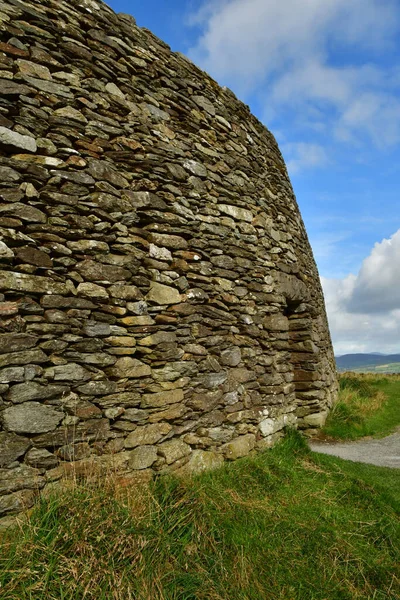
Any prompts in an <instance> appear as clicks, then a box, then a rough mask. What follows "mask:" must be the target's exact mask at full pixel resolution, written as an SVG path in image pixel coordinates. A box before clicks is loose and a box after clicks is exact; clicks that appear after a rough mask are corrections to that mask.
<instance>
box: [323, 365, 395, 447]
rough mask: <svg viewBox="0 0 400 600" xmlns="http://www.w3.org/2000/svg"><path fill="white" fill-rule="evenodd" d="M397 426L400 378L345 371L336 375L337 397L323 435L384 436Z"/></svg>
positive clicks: (352, 438) (348, 437)
mask: <svg viewBox="0 0 400 600" xmlns="http://www.w3.org/2000/svg"><path fill="white" fill-rule="evenodd" d="M398 425H400V378H399V377H398V376H390V375H386V376H382V375H374V374H356V373H345V374H344V375H341V376H340V377H339V399H338V402H337V403H336V404H335V405H334V407H333V408H332V410H331V412H330V414H329V416H328V419H327V422H326V425H325V427H324V429H323V432H322V433H323V435H326V436H329V437H333V438H338V439H350V440H354V439H357V438H359V437H363V436H371V435H381V436H382V435H387V434H389V433H391V432H392V431H393V430H394V429H395V428H396V427H397V426H398Z"/></svg>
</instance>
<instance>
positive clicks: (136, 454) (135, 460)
mask: <svg viewBox="0 0 400 600" xmlns="http://www.w3.org/2000/svg"><path fill="white" fill-rule="evenodd" d="M156 460H157V449H156V448H155V447H154V446H139V447H138V448H136V449H135V450H132V452H131V453H130V458H129V461H128V467H129V468H130V469H133V470H134V471H136V470H142V469H148V468H149V467H151V465H152V464H154V463H155V462H156Z"/></svg>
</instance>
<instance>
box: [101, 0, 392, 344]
mask: <svg viewBox="0 0 400 600" xmlns="http://www.w3.org/2000/svg"><path fill="white" fill-rule="evenodd" d="M108 4H109V5H110V6H111V7H112V8H113V9H114V10H115V11H116V12H127V13H129V14H132V15H133V16H134V17H135V18H136V20H137V23H138V25H140V26H142V27H147V28H149V29H151V30H152V31H153V32H154V33H155V34H156V35H158V36H159V37H161V38H162V39H163V40H164V41H166V42H167V43H168V44H169V45H170V46H171V48H172V49H173V50H176V51H180V52H183V53H185V54H187V55H189V56H190V57H191V58H192V60H194V62H196V63H197V64H198V65H199V66H201V67H202V68H204V69H205V70H206V71H208V72H209V73H210V75H212V76H213V77H214V78H215V79H216V80H217V81H218V82H219V83H220V84H221V85H227V86H228V87H230V88H231V89H232V90H233V91H234V92H235V93H236V94H237V96H238V97H239V98H240V99H242V100H243V101H245V102H246V103H247V104H249V105H250V107H251V109H252V112H253V113H254V114H255V115H256V116H257V117H258V118H259V119H260V120H261V121H263V123H265V125H266V126H267V127H268V128H269V129H270V130H271V131H272V132H273V133H274V135H275V136H276V138H277V140H278V142H279V145H280V148H281V150H282V152H283V155H284V157H285V160H286V163H287V166H288V169H289V174H290V177H291V181H292V184H293V187H294V190H295V193H296V196H297V200H298V202H299V205H300V209H301V212H302V216H303V219H304V221H305V224H306V227H307V231H308V234H309V238H310V241H311V245H312V247H313V250H314V255H315V258H316V260H317V264H318V268H319V272H320V275H321V280H322V283H323V286H324V291H325V298H326V304H327V310H328V317H329V321H330V326H331V333H332V337H333V341H334V346H335V351H336V353H337V354H343V353H346V352H370V351H381V352H400V276H399V275H400V201H399V192H398V180H399V174H400V160H399V159H400V66H399V65H400V60H399V59H400V42H399V41H398V40H400V37H399V33H400V1H399V0H351V1H350V2H349V0H303V1H302V2H299V1H298V0H279V1H278V0H197V1H196V2H195V1H193V0H171V1H168V2H167V1H166V0H147V2H142V1H139V0H108Z"/></svg>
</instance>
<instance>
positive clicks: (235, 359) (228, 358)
mask: <svg viewBox="0 0 400 600" xmlns="http://www.w3.org/2000/svg"><path fill="white" fill-rule="evenodd" d="M241 360H242V353H241V351H240V348H239V347H238V346H232V348H226V350H223V351H222V352H221V363H222V364H223V365H226V366H229V367H237V365H238V364H239V363H240V362H241Z"/></svg>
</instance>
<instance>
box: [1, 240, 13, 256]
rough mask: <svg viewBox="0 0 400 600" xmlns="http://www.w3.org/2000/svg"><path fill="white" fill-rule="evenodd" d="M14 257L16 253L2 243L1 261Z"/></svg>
mask: <svg viewBox="0 0 400 600" xmlns="http://www.w3.org/2000/svg"><path fill="white" fill-rule="evenodd" d="M13 257H14V252H13V251H12V250H11V248H9V247H8V246H7V245H6V244H5V243H4V242H2V241H0V259H9V258H13Z"/></svg>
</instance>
